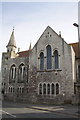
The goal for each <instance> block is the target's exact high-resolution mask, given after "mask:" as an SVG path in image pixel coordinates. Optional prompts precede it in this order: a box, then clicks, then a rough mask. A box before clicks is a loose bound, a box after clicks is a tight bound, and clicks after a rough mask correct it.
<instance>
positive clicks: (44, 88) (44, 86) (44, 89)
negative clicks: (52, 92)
mask: <svg viewBox="0 0 80 120" xmlns="http://www.w3.org/2000/svg"><path fill="white" fill-rule="evenodd" d="M43 94H44V95H46V84H45V83H44V84H43Z"/></svg>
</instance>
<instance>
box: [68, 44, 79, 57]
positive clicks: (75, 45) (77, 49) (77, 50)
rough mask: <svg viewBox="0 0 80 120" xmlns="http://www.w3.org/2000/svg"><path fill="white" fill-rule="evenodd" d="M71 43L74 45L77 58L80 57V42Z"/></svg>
mask: <svg viewBox="0 0 80 120" xmlns="http://www.w3.org/2000/svg"><path fill="white" fill-rule="evenodd" d="M69 45H72V47H73V49H74V52H75V56H76V58H78V57H79V54H80V53H79V42H76V43H70V44H69Z"/></svg>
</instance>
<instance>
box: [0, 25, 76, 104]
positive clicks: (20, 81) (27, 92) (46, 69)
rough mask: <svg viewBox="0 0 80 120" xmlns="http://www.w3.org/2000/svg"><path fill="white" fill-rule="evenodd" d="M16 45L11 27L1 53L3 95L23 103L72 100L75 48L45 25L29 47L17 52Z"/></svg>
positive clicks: (54, 102)
mask: <svg viewBox="0 0 80 120" xmlns="http://www.w3.org/2000/svg"><path fill="white" fill-rule="evenodd" d="M15 49H16V44H15V40H14V31H13V32H12V35H11V38H10V41H9V43H8V45H7V52H6V53H3V54H2V79H3V80H2V81H3V88H4V91H5V92H4V93H5V94H4V98H5V99H8V100H13V101H23V102H26V103H45V104H63V103H72V99H73V96H74V89H75V88H74V83H75V82H76V69H75V65H76V64H75V62H76V61H75V51H74V49H73V46H72V45H69V44H67V43H66V42H65V41H64V39H63V38H62V37H61V34H59V35H58V34H57V33H56V32H55V31H54V30H53V29H52V28H51V27H49V26H48V27H47V28H46V29H45V31H44V32H43V34H42V35H41V37H40V38H39V40H38V41H37V43H36V44H35V45H34V47H33V48H32V49H31V46H30V49H29V50H28V51H23V52H18V53H15ZM41 55H42V56H43V57H41ZM4 73H5V74H4Z"/></svg>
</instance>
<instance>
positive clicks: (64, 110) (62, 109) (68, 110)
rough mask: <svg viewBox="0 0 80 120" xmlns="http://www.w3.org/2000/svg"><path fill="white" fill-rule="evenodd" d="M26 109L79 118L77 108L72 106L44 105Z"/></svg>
mask: <svg viewBox="0 0 80 120" xmlns="http://www.w3.org/2000/svg"><path fill="white" fill-rule="evenodd" d="M28 108H32V109H37V110H43V111H49V112H56V113H61V114H67V115H71V116H73V117H78V118H80V113H79V107H78V106H74V105H64V106H48V105H47V106H45V105H36V106H35V105H34V106H33V105H32V106H28Z"/></svg>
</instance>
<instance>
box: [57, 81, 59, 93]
mask: <svg viewBox="0 0 80 120" xmlns="http://www.w3.org/2000/svg"><path fill="white" fill-rule="evenodd" d="M58 94H59V84H58V83H56V95H58Z"/></svg>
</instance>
